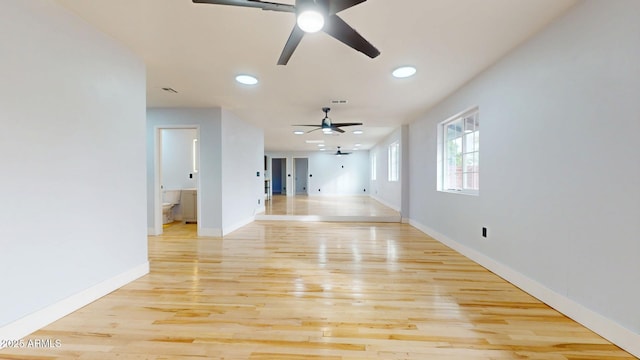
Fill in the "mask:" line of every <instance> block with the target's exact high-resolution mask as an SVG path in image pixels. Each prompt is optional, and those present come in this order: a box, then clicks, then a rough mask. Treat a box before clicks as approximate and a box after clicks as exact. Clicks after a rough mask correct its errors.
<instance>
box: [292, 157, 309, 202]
mask: <svg viewBox="0 0 640 360" xmlns="http://www.w3.org/2000/svg"><path fill="white" fill-rule="evenodd" d="M293 169H294V176H295V178H294V181H295V189H296V195H309V190H308V189H309V159H308V158H293Z"/></svg>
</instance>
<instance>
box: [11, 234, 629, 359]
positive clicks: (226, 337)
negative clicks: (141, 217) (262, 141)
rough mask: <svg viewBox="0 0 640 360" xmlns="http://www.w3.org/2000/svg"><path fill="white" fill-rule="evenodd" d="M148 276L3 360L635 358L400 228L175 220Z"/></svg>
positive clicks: (154, 246)
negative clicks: (215, 230) (213, 226)
mask: <svg viewBox="0 0 640 360" xmlns="http://www.w3.org/2000/svg"><path fill="white" fill-rule="evenodd" d="M149 252H150V263H151V273H150V274H149V275H147V276H145V277H143V278H141V279H139V280H137V281H135V282H133V283H131V284H129V285H127V286H125V287H123V288H122V289H120V290H117V291H115V292H113V293H111V294H109V295H107V296H105V297H103V298H101V299H99V300H97V301H96V302H94V303H92V304H90V305H88V306H86V307H84V308H82V309H80V310H78V311H76V312H75V313H73V314H71V315H69V316H67V317H65V318H63V319H61V320H59V321H57V322H55V323H53V324H51V325H50V326H47V327H46V328H44V329H42V330H40V331H38V332H36V333H34V334H33V335H31V336H30V337H29V338H27V339H25V340H28V339H54V340H59V341H60V345H61V346H60V347H58V348H48V349H36V348H27V349H4V350H0V359H33V360H38V359H83V360H88V359H101V360H102V359H151V360H158V359H249V360H263V359H279V360H298V359H305V360H309V359H312V360H313V359H335V360H364V359H387V360H390V359H396V360H400V359H409V360H411V359H420V360H425V359H451V360H452V359H483V360H484V359H540V360H542V359H544V360H565V359H570V360H576V359H633V358H634V357H632V356H631V355H629V354H628V353H625V352H624V351H622V350H620V349H619V348H617V347H616V346H614V345H612V344H611V343H609V342H607V341H606V340H604V339H602V338H601V337H599V336H597V335H595V334H594V333H592V332H591V331H589V330H587V329H586V328H584V327H582V326H580V325H578V324H577V323H575V322H573V321H572V320H570V319H568V318H566V317H564V316H563V315H561V314H559V313H558V312H556V311H554V310H553V309H551V308H549V307H548V306H546V305H544V304H542V303H540V302H539V301H537V300H536V299H534V298H532V297H531V296H529V295H527V294H526V293H524V292H522V291H521V290H519V289H517V288H516V287H514V286H513V285H511V284H509V283H507V282H505V281H504V280H503V279H501V278H499V277H498V276H496V275H494V274H493V273H491V272H489V271H487V270H485V269H484V268H482V267H481V266H479V265H477V264H475V263H473V262H472V261H470V260H468V259H466V258H464V257H463V256H461V255H459V254H458V253H456V252H454V251H452V250H451V249H449V248H447V247H445V246H443V245H442V244H440V243H438V242H436V241H435V240H433V239H431V238H429V237H427V236H425V235H424V234H422V233H421V232H419V231H418V230H416V229H414V228H412V227H411V226H409V225H406V224H349V223H299V222H298V223H295V222H255V223H252V224H250V225H248V226H245V227H243V228H241V229H240V230H238V231H236V232H234V233H232V234H230V235H229V236H226V237H225V238H224V239H217V238H197V237H196V236H195V225H183V224H174V225H172V226H170V227H167V228H166V229H165V234H164V235H162V236H158V237H150V238H149Z"/></svg>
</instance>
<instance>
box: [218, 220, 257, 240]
mask: <svg viewBox="0 0 640 360" xmlns="http://www.w3.org/2000/svg"><path fill="white" fill-rule="evenodd" d="M254 221H255V216H252V217H250V218H247V219H244V220H242V221H239V222H237V223H235V224H233V225H231V226H228V227H223V228H222V236H225V235H228V234H231V233H232V232H234V231H236V230H238V229H240V228H241V227H243V226H246V225H248V224H251V223H252V222H254Z"/></svg>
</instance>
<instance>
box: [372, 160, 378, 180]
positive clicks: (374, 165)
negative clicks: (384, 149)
mask: <svg viewBox="0 0 640 360" xmlns="http://www.w3.org/2000/svg"><path fill="white" fill-rule="evenodd" d="M377 174H378V159H377V156H376V154H375V153H374V154H371V180H374V181H375V180H376V179H377V178H378V175H377Z"/></svg>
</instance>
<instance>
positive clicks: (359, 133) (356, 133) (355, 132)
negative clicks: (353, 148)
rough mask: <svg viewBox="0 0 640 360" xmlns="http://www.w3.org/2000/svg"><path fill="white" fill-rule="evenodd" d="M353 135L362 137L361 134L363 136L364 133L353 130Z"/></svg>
mask: <svg viewBox="0 0 640 360" xmlns="http://www.w3.org/2000/svg"><path fill="white" fill-rule="evenodd" d="M353 133H354V134H355V135H362V134H364V131H362V130H354V131H353Z"/></svg>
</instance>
